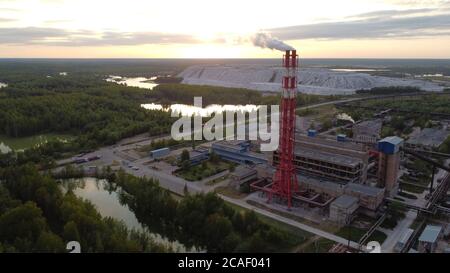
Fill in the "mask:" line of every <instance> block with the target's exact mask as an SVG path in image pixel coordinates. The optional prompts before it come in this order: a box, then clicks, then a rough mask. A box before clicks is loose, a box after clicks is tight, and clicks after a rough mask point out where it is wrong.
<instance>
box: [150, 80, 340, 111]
mask: <svg viewBox="0 0 450 273" xmlns="http://www.w3.org/2000/svg"><path fill="white" fill-rule="evenodd" d="M149 96H150V97H152V98H153V99H155V100H157V101H159V102H160V103H162V104H171V103H184V104H193V103H194V97H202V98H203V107H205V106H207V105H210V104H233V105H234V104H242V105H245V104H256V105H278V104H280V94H274V95H263V93H262V92H260V91H255V90H250V89H243V88H229V87H220V86H206V85H187V84H162V85H158V86H157V87H155V88H153V90H152V92H151V93H150V94H149ZM339 98H340V97H339V96H336V95H328V96H322V95H311V94H304V93H301V94H298V96H297V105H298V106H302V105H308V104H314V103H320V102H325V101H330V100H337V99H339Z"/></svg>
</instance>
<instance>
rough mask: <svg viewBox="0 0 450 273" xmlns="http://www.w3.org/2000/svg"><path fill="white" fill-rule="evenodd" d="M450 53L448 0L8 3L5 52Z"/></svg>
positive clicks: (0, 31)
mask: <svg viewBox="0 0 450 273" xmlns="http://www.w3.org/2000/svg"><path fill="white" fill-rule="evenodd" d="M258 32H265V33H268V34H270V35H272V36H273V37H277V38H279V39H281V40H283V41H285V42H287V43H288V44H290V45H292V46H294V47H295V48H297V49H298V50H299V51H300V53H301V56H302V57H304V58H450V1H445V0H429V1H426V0H423V1H420V0H405V1H402V0H339V1H336V0H313V1H312V0H308V1H306V0H284V1H266V0H256V1H253V0H251V1H250V0H227V1H223V0H222V1H216V0H191V1H187V0H145V1H143V0H127V1H120V0H0V57H55V58H56V57H58V58H60V57H63V58H210V57H212V58H255V57H259V58H260V57H267V58H271V57H278V55H279V53H277V52H274V51H272V50H270V49H262V48H258V47H255V46H253V45H252V42H251V37H252V36H253V35H254V34H255V33H258Z"/></svg>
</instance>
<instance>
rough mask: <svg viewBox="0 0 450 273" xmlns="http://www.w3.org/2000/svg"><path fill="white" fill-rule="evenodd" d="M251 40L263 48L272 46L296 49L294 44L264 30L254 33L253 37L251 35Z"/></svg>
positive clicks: (283, 49) (279, 48) (277, 48)
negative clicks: (291, 44)
mask: <svg viewBox="0 0 450 273" xmlns="http://www.w3.org/2000/svg"><path fill="white" fill-rule="evenodd" d="M251 40H252V42H253V44H254V45H255V46H259V47H262V48H270V49H276V50H280V51H286V50H294V48H293V47H292V46H290V45H288V44H286V43H284V42H283V41H280V40H278V39H276V38H274V37H272V36H271V35H270V34H268V33H264V32H259V33H256V34H255V35H253V37H251Z"/></svg>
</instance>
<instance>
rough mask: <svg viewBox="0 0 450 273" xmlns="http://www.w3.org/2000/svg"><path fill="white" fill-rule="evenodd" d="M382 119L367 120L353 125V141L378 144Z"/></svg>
mask: <svg viewBox="0 0 450 273" xmlns="http://www.w3.org/2000/svg"><path fill="white" fill-rule="evenodd" d="M382 126H383V120H382V119H374V120H367V121H363V122H360V123H356V124H354V125H353V128H352V131H353V139H354V140H355V141H356V142H362V143H376V142H377V141H378V140H379V139H380V136H381V128H382Z"/></svg>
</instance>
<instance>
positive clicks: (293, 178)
mask: <svg viewBox="0 0 450 273" xmlns="http://www.w3.org/2000/svg"><path fill="white" fill-rule="evenodd" d="M283 67H284V68H285V69H286V70H285V71H286V72H285V75H284V76H283V82H282V88H283V91H282V96H281V125H280V145H279V156H280V163H279V165H278V167H277V171H276V173H275V175H274V178H273V184H272V190H271V191H269V200H268V202H271V201H272V197H273V195H277V196H278V197H280V198H281V199H284V200H286V201H287V206H288V209H290V208H291V206H292V195H293V193H295V192H297V191H298V182H297V175H296V171H295V166H294V163H293V159H294V145H295V108H296V97H297V69H298V55H297V51H296V50H286V53H285V55H284V56H283Z"/></svg>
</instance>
